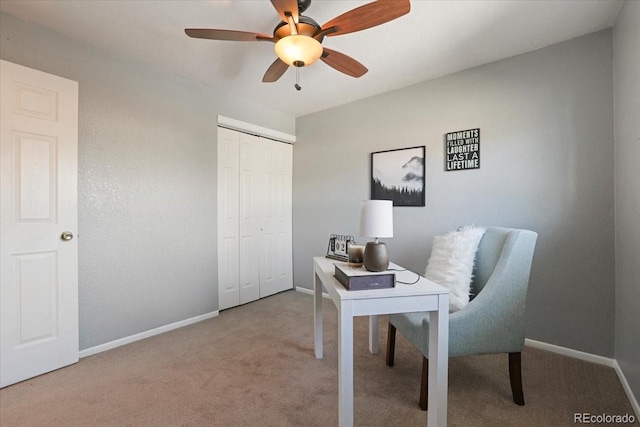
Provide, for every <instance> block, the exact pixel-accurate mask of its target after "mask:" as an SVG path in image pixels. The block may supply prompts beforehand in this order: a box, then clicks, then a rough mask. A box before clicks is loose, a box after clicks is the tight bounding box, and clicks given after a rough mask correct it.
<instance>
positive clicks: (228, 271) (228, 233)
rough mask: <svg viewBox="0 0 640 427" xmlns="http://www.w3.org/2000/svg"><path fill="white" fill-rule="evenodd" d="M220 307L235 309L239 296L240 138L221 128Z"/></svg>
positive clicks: (219, 155) (219, 143) (219, 156)
mask: <svg viewBox="0 0 640 427" xmlns="http://www.w3.org/2000/svg"><path fill="white" fill-rule="evenodd" d="M217 152H218V173H217V176H218V197H217V199H218V209H217V212H218V299H219V301H218V305H219V309H220V310H224V309H227V308H230V307H235V306H236V305H238V304H239V302H240V293H239V264H238V259H239V247H240V245H239V241H238V221H239V212H238V190H239V175H238V168H239V161H240V159H239V155H240V138H239V134H238V132H234V131H231V130H228V129H223V128H218V150H217Z"/></svg>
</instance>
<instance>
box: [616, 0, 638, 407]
mask: <svg viewBox="0 0 640 427" xmlns="http://www.w3.org/2000/svg"><path fill="white" fill-rule="evenodd" d="M639 76H640V2H637V1H627V2H625V4H624V6H623V7H622V10H621V11H620V14H619V15H618V21H617V22H616V25H615V27H614V31H613V77H614V113H615V114H614V141H615V162H616V174H615V179H616V193H615V194H616V353H615V355H616V360H617V361H618V364H619V365H620V367H621V369H622V371H623V372H624V375H625V377H626V379H627V381H628V383H629V386H630V387H631V389H632V390H633V393H634V395H635V396H637V397H640V350H639V349H640V309H639V307H638V306H639V305H640V262H638V261H640V222H639V221H638V219H639V218H640V169H638V160H640V77H639Z"/></svg>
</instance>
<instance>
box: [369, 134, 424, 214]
mask: <svg viewBox="0 0 640 427" xmlns="http://www.w3.org/2000/svg"><path fill="white" fill-rule="evenodd" d="M425 153H426V150H425V146H417V147H408V148H397V149H393V150H386V151H376V152H374V153H371V200H391V201H393V206H425V199H426V197H425V193H426V188H425V160H426V154H425Z"/></svg>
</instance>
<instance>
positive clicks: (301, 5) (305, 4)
mask: <svg viewBox="0 0 640 427" xmlns="http://www.w3.org/2000/svg"><path fill="white" fill-rule="evenodd" d="M309 6H311V0H298V13H302V12H304V11H305V10H307V9H308V8H309Z"/></svg>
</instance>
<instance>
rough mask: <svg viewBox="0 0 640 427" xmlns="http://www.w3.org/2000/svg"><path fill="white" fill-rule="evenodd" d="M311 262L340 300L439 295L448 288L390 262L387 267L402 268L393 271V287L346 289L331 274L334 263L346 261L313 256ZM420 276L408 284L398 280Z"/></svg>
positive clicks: (332, 273)
mask: <svg viewBox="0 0 640 427" xmlns="http://www.w3.org/2000/svg"><path fill="white" fill-rule="evenodd" d="M313 263H314V265H315V267H316V269H317V270H318V269H319V270H320V271H319V272H318V273H319V274H322V275H323V276H324V277H321V279H322V283H323V284H324V286H325V288H326V289H327V292H329V294H333V293H336V294H337V295H338V296H339V297H340V299H341V300H349V299H369V298H392V297H406V296H414V295H416V296H417V295H439V294H448V293H449V290H448V289H447V288H445V287H443V286H440V285H438V284H437V283H434V282H432V281H431V280H428V279H425V278H424V277H422V276H418V275H417V274H416V273H414V272H412V271H409V270H405V269H404V268H403V267H400V266H399V265H397V264H393V263H390V264H389V268H393V269H398V270H403V271H393V273H395V274H396V286H395V288H388V289H368V290H362V291H348V290H346V289H345V288H344V286H342V285H341V284H340V282H338V280H337V279H336V278H335V277H334V276H333V275H334V273H335V264H340V265H347V264H348V263H346V262H342V261H336V260H334V259H329V258H326V257H314V258H313ZM418 277H420V280H418V282H417V283H415V284H413V285H408V284H405V283H400V282H409V283H413V282H415V280H416V279H417V278H418Z"/></svg>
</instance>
